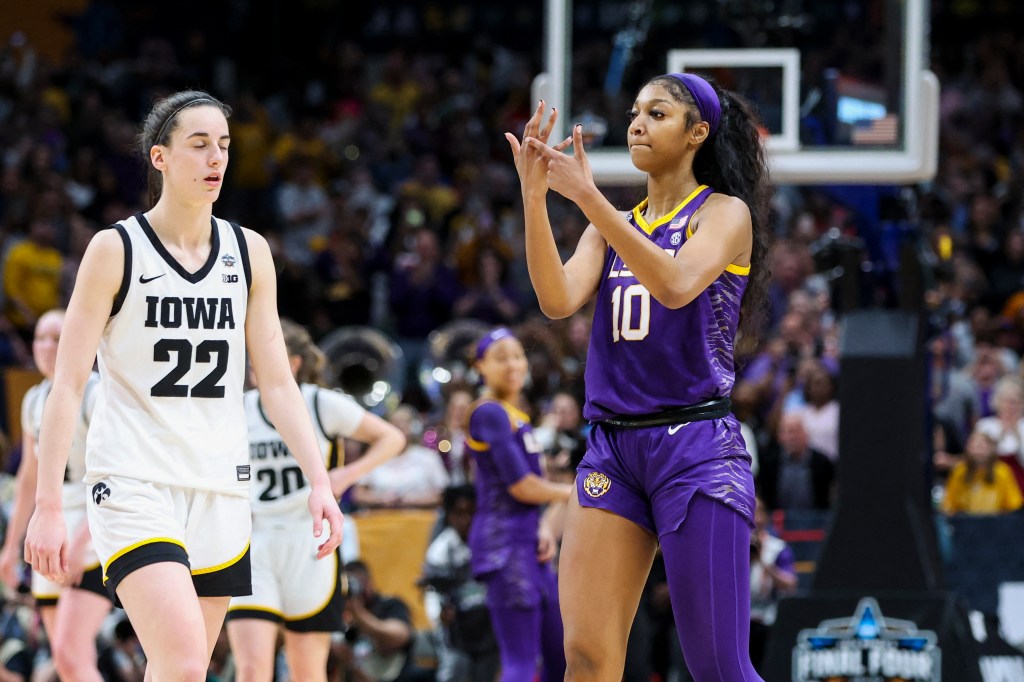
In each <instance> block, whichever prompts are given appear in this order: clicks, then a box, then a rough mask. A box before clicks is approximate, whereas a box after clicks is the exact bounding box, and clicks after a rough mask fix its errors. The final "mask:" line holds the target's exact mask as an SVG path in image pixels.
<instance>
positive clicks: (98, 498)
mask: <svg viewBox="0 0 1024 682" xmlns="http://www.w3.org/2000/svg"><path fill="white" fill-rule="evenodd" d="M108 497H110V488H109V487H108V486H107V484H106V483H103V482H102V481H100V482H99V483H97V484H96V485H94V486H93V487H92V501H93V502H95V503H96V504H100V503H101V502H103V500H105V499H107V498H108Z"/></svg>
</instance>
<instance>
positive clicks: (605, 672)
mask: <svg viewBox="0 0 1024 682" xmlns="http://www.w3.org/2000/svg"><path fill="white" fill-rule="evenodd" d="M615 665H616V661H615V657H614V656H612V655H611V652H610V651H609V650H608V649H606V648H604V647H602V646H601V645H600V643H599V642H597V641H594V640H585V639H579V638H575V637H567V638H566V641H565V675H566V677H565V679H566V680H577V681H579V682H584V681H589V680H605V679H613V678H612V677H610V676H609V674H610V673H611V671H612V669H613V667H614V666H615ZM619 675H620V676H621V675H622V670H621V666H620V668H619Z"/></svg>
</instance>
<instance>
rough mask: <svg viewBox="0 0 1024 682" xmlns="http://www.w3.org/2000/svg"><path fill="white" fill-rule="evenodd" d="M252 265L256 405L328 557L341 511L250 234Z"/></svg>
mask: <svg viewBox="0 0 1024 682" xmlns="http://www.w3.org/2000/svg"><path fill="white" fill-rule="evenodd" d="M244 235H245V238H246V243H247V244H248V247H249V249H248V250H249V259H250V263H251V265H252V283H251V286H250V288H249V304H248V311H247V313H246V316H245V341H246V348H247V349H248V351H249V359H250V361H251V362H252V368H253V371H254V372H255V373H256V379H257V382H258V383H259V387H260V400H261V401H262V402H263V405H264V407H266V410H267V416H268V417H270V420H271V422H273V424H274V425H275V427H276V428H277V430H278V431H279V432H280V433H281V437H282V438H283V439H284V442H285V443H286V444H287V445H288V449H289V450H291V452H292V454H293V455H294V456H295V459H296V461H298V463H299V467H300V468H301V469H302V473H303V474H305V476H306V479H307V480H308V481H309V483H310V486H311V491H310V495H309V508H310V512H311V513H312V515H313V534H314V535H315V536H317V537H320V533H321V532H322V524H323V521H327V522H328V523H330V526H331V529H330V530H331V534H330V536H329V537H328V538H327V539H326V540H325V541H324V543H323V544H321V545H320V549H319V553H318V557H319V558H323V557H325V556H328V555H329V554H330V553H331V552H333V551H334V550H335V549H336V548H337V547H338V544H339V543H340V542H341V524H342V516H341V510H340V509H339V508H338V504H337V500H335V499H334V494H333V493H332V492H331V481H330V478H329V477H328V475H327V467H326V466H325V465H324V461H323V458H322V455H321V452H320V445H319V443H318V442H317V439H316V433H315V431H314V430H313V422H312V420H311V419H310V416H309V411H308V410H307V409H306V401H305V400H303V398H302V393H301V392H300V391H299V386H298V384H296V383H295V378H294V377H293V376H292V371H291V367H290V365H289V364H288V352H287V350H286V349H285V345H284V335H283V333H282V331H281V320H280V319H279V318H278V315H277V278H276V277H277V276H276V274H275V271H274V261H273V258H272V256H271V255H270V247H269V246H268V245H267V240H266V239H264V238H263V237H261V236H260V235H258V234H256V233H255V232H253V231H252V230H248V229H246V230H244Z"/></svg>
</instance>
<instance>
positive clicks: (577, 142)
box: [525, 124, 595, 204]
mask: <svg viewBox="0 0 1024 682" xmlns="http://www.w3.org/2000/svg"><path fill="white" fill-rule="evenodd" d="M569 144H572V148H573V153H572V154H571V155H570V154H564V153H563V152H562V150H563V149H565V148H567V147H568V146H569ZM525 145H526V146H527V147H528V148H529V149H531V150H536V151H537V152H538V153H539V154H541V155H542V156H543V157H544V159H545V160H546V161H547V183H548V187H550V188H551V189H553V190H555V191H556V192H558V193H559V194H561V195H562V196H563V197H565V198H566V199H568V200H569V201H572V202H574V203H576V204H579V203H580V201H581V200H582V199H583V198H584V197H585V196H586V193H587V192H589V191H590V190H592V189H593V188H594V187H595V185H594V175H593V173H592V172H591V170H590V160H589V159H588V158H587V152H586V150H584V149H583V126H582V125H580V124H576V125H575V126H573V129H572V135H571V136H569V137H568V138H566V139H565V140H564V141H562V142H560V143H559V144H556V145H555V146H553V147H549V146H548V145H546V144H541V143H540V141H539V140H536V139H529V140H527V141H526V143H525Z"/></svg>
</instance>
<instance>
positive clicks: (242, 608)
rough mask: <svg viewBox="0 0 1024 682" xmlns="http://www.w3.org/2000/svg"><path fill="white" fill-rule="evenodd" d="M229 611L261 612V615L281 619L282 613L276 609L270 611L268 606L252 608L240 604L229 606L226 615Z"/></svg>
mask: <svg viewBox="0 0 1024 682" xmlns="http://www.w3.org/2000/svg"><path fill="white" fill-rule="evenodd" d="M231 611H262V612H263V613H269V614H270V615H272V616H277V617H278V618H281V619H283V618H284V613H283V612H281V611H278V610H277V609H272V608H270V607H269V606H252V605H248V604H242V605H241V606H229V607H228V613H230V612H231Z"/></svg>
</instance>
